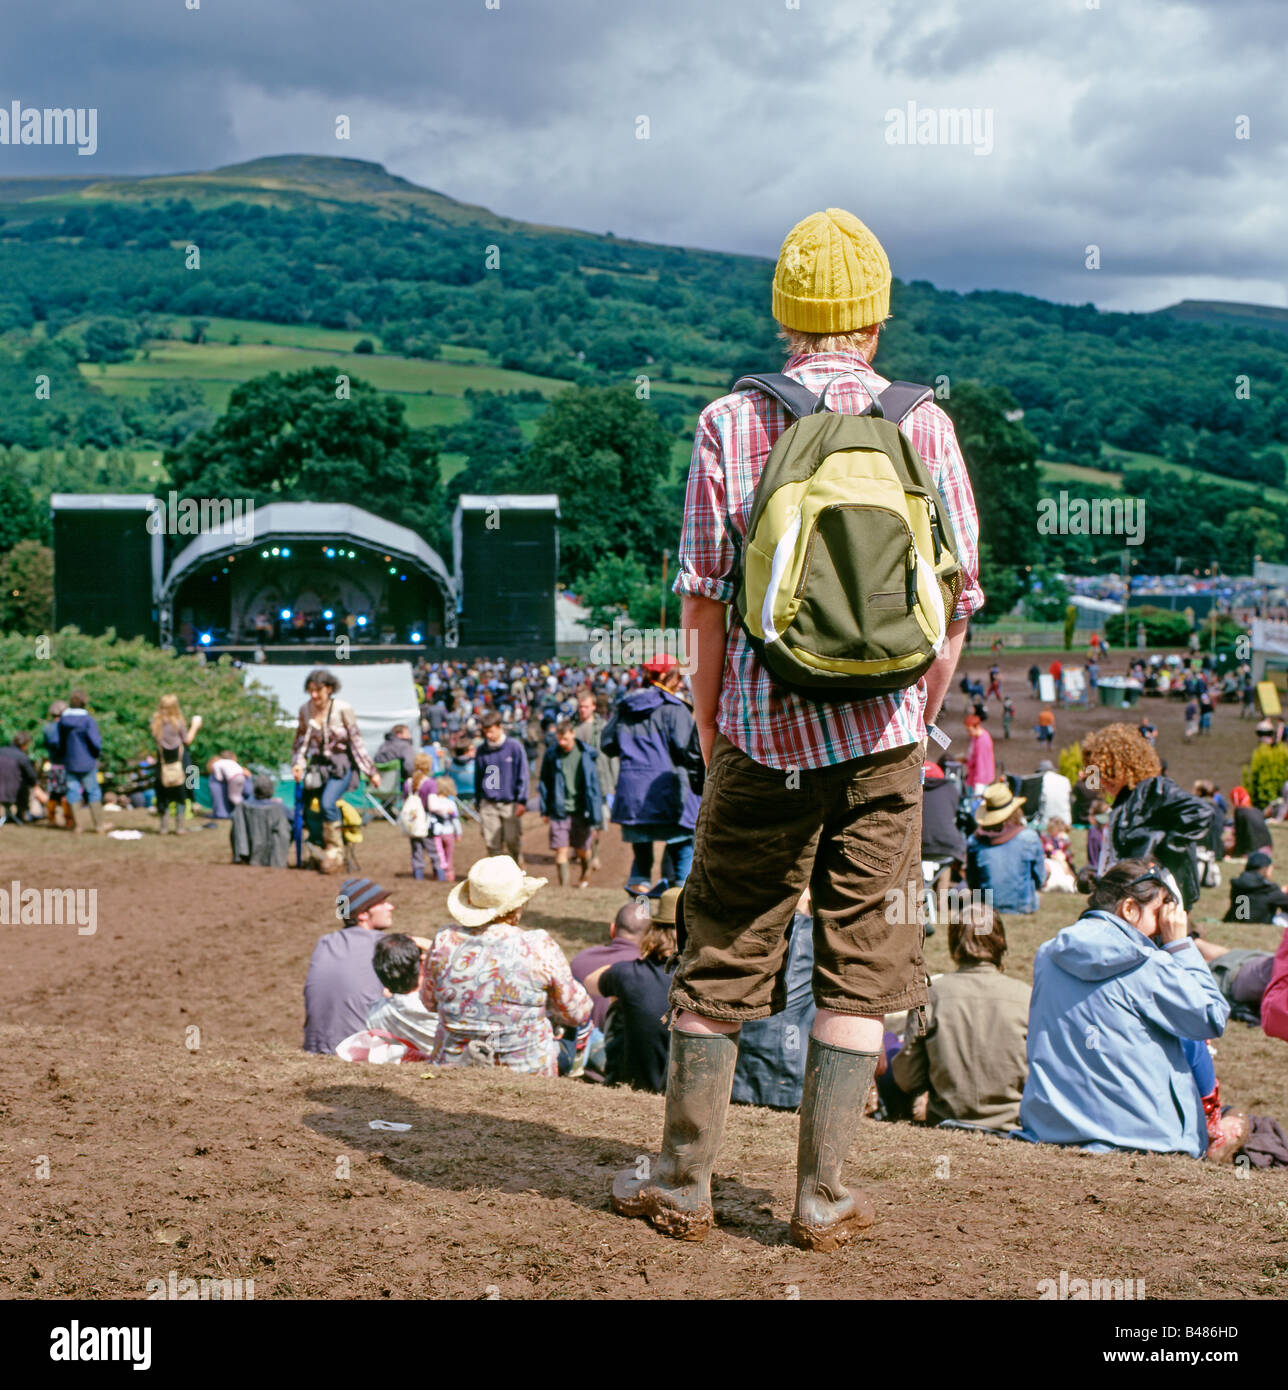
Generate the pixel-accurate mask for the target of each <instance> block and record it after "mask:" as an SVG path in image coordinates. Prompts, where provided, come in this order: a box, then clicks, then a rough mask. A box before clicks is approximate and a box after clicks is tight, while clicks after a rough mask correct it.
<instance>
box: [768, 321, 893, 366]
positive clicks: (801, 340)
mask: <svg viewBox="0 0 1288 1390" xmlns="http://www.w3.org/2000/svg"><path fill="white" fill-rule="evenodd" d="M883 322H884V320H883ZM777 336H778V337H779V338H780V339H781V340H782V341H783V342H784V343H785V344H786V345H787V351H788V353H789V354H790V355H791V356H792V357H797V356H799V355H801V354H809V353H815V352H851V353H857V354H858V355H859V356H860V357H861V358H863V360H864V361H865V362H871V361H872V359H873V358H874V357H875V356H876V355H877V343H878V342H879V341H880V337H881V324H879V323H870V324H868V326H867V327H866V328H855V329H853V330H851V331H850V332H849V333H802V332H801V331H800V329H799V328H787V327H786V326H785V325H783V324H781V323H780V324H779V325H778V333H777Z"/></svg>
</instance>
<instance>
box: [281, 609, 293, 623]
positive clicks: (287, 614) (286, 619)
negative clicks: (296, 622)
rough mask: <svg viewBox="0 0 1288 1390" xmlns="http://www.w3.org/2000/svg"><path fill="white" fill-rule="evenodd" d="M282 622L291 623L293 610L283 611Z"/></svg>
mask: <svg viewBox="0 0 1288 1390" xmlns="http://www.w3.org/2000/svg"><path fill="white" fill-rule="evenodd" d="M282 621H283V622H284V623H289V622H290V621H291V610H290V609H289V608H283V609H282Z"/></svg>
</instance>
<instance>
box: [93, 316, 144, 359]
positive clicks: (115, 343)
mask: <svg viewBox="0 0 1288 1390" xmlns="http://www.w3.org/2000/svg"><path fill="white" fill-rule="evenodd" d="M133 347H134V334H133V333H132V332H131V331H130V327H129V325H128V324H126V323H122V322H121V320H120V319H113V318H103V319H94V320H93V321H92V322H91V323H90V324H89V325H88V327H87V328H86V329H85V360H86V361H87V362H124V361H125V360H126V359H127V358H128V357H129V356H130V354H131V350H132V349H133Z"/></svg>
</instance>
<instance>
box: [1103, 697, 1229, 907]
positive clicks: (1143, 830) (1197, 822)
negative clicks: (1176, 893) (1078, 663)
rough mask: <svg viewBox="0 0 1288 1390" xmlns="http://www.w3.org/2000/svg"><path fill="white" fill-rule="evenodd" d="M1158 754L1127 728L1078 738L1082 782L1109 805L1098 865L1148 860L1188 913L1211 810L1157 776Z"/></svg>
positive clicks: (1116, 726)
mask: <svg viewBox="0 0 1288 1390" xmlns="http://www.w3.org/2000/svg"><path fill="white" fill-rule="evenodd" d="M1162 772H1163V767H1162V764H1161V763H1160V762H1159V759H1158V754H1157V753H1156V752H1155V751H1154V749H1153V748H1152V747H1151V746H1150V744H1149V742H1148V741H1147V740H1146V739H1145V738H1143V737H1142V736H1141V734H1140V733H1139V731H1138V730H1136V729H1133V728H1132V727H1131V726H1130V725H1129V724H1106V725H1105V727H1104V728H1103V729H1097V730H1096V731H1095V732H1094V733H1091V734H1088V735H1087V736H1086V737H1085V738H1084V739H1083V740H1082V774H1081V776H1082V779H1083V781H1084V782H1085V783H1086V784H1087V788H1088V790H1089V791H1098V792H1099V793H1100V795H1101V796H1103V797H1104V798H1105V799H1106V800H1107V801H1109V802H1110V812H1109V824H1108V826H1107V827H1106V829H1105V837H1104V842H1103V845H1102V848H1101V856H1100V863H1099V865H1093V866H1092V867H1093V868H1094V869H1095V870H1096V872H1097V873H1100V874H1103V873H1104V872H1105V871H1106V870H1107V869H1109V868H1111V867H1112V866H1113V865H1114V864H1116V863H1117V862H1118V861H1119V860H1120V859H1153V860H1155V861H1156V862H1158V863H1159V864H1161V865H1162V866H1163V867H1164V868H1165V869H1168V870H1170V872H1171V874H1172V876H1173V877H1174V878H1175V879H1176V882H1177V885H1178V887H1179V888H1180V890H1181V897H1182V900H1183V904H1184V907H1185V910H1186V911H1187V912H1188V911H1189V910H1190V908H1191V907H1193V905H1194V903H1195V902H1197V901H1198V896H1199V865H1198V846H1199V845H1200V844H1206V843H1207V840H1208V836H1209V835H1210V833H1211V822H1212V814H1213V807H1212V805H1211V803H1210V802H1206V801H1204V800H1202V799H1201V798H1199V797H1197V796H1192V795H1191V794H1190V793H1189V792H1187V791H1185V790H1184V788H1182V787H1179V786H1177V784H1176V783H1175V782H1173V781H1172V780H1171V778H1170V777H1164V776H1163V775H1162Z"/></svg>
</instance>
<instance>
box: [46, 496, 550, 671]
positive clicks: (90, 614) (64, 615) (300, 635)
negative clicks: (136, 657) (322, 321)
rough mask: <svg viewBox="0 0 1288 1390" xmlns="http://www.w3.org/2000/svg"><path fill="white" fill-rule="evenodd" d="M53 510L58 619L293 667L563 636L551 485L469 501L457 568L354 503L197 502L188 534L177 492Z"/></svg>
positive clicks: (76, 502)
mask: <svg viewBox="0 0 1288 1390" xmlns="http://www.w3.org/2000/svg"><path fill="white" fill-rule="evenodd" d="M51 509H52V511H53V519H54V527H53V530H54V604H55V624H56V626H59V627H62V626H67V625H71V624H74V625H75V626H77V627H79V628H80V629H81V630H82V631H83V632H90V633H95V632H103V631H106V630H107V629H108V628H109V627H111V628H114V629H115V630H116V631H117V633H118V634H119V635H121V636H124V637H131V636H142V637H147V638H148V639H149V640H152V641H157V642H159V643H160V644H161V645H162V646H173V647H175V648H176V649H177V650H179V651H195V650H204V651H206V652H209V653H211V654H212V655H215V654H219V655H223V654H227V655H229V656H232V657H235V658H237V659H240V660H243V661H247V662H251V661H261V660H267V661H268V662H272V663H289V664H292V665H294V664H305V663H315V664H323V663H325V662H328V661H335V660H337V659H345V660H352V661H356V662H364V663H365V662H376V661H390V660H398V661H406V660H411V661H413V662H414V661H415V660H416V658H417V657H418V656H420V655H425V654H428V655H432V654H434V653H444V652H447V651H451V652H452V653H453V654H454V655H461V656H466V655H474V654H480V655H481V654H483V653H484V652H498V651H505V652H506V653H508V654H513V655H515V656H522V655H529V654H530V655H534V656H535V655H548V654H549V653H550V652H552V651H553V650H554V647H555V578H556V572H557V566H558V516H559V500H558V498H557V497H555V496H553V495H548V496H547V495H539V496H530V495H512V494H506V495H498V496H485V497H483V496H462V497H461V498H460V499H459V503H458V506H457V508H456V515H455V518H454V523H453V528H452V533H453V535H452V539H453V551H454V566H453V568H452V569H449V568H448V565H447V564H446V562H445V561H444V560H443V558H442V557H441V556H440V555H439V554H438V552H437V551H436V550H434V549H433V548H432V547H431V546H430V545H428V544H427V543H426V541H425V540H424V539H423V538H422V537H421V536H419V535H417V534H416V533H415V532H414V531H412V530H410V529H409V528H407V527H405V526H400V525H398V524H396V523H395V522H392V521H387V520H385V519H384V518H382V517H377V516H374V515H373V514H372V513H370V512H367V511H364V510H363V509H362V508H361V507H356V506H352V505H349V504H342V503H320V502H274V503H270V504H269V505H267V506H263V507H259V508H249V507H248V509H247V510H246V511H245V513H244V514H243V513H242V512H241V511H240V510H238V511H237V512H236V514H235V515H234V514H232V512H231V511H230V510H229V509H228V508H227V506H225V510H226V511H229V514H228V515H227V516H225V517H223V518H222V520H221V519H219V517H218V513H217V510H216V508H215V507H214V505H213V504H212V505H211V506H210V507H209V508H207V510H206V511H205V512H202V513H198V512H197V509H196V508H195V507H194V508H192V514H193V515H194V516H195V515H199V516H200V518H201V520H200V523H199V525H196V524H194V525H193V526H192V527H191V528H190V529H184V528H183V527H182V525H179V524H177V523H178V522H182V520H183V518H184V516H185V515H186V513H184V511H183V504H182V503H180V505H179V506H176V505H175V499H174V496H173V494H172V495H171V498H170V500H169V503H163V502H162V501H161V500H160V499H158V498H154V497H147V496H132V495H79V494H66V493H59V494H56V495H55V496H54V497H53V498H52V499H51ZM176 531H180V532H181V534H177V535H176V534H175V532H176ZM260 652H262V653H263V656H262V657H261V656H260V655H259V654H258V653H260Z"/></svg>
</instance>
